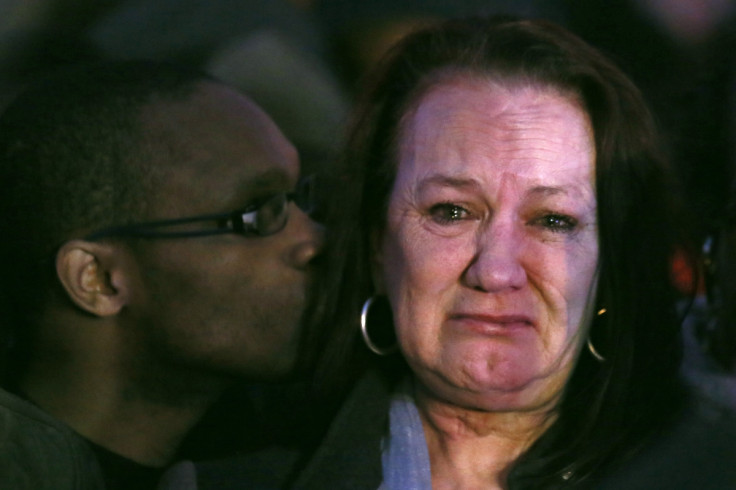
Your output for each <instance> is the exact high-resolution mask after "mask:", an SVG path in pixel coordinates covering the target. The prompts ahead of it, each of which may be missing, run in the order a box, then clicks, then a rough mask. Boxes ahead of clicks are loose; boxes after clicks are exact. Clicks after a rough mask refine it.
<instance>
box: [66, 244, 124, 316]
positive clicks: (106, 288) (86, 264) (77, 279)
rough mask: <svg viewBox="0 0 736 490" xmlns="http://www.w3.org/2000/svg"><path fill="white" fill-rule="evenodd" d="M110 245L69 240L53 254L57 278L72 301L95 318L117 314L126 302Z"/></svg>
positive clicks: (112, 248) (113, 251) (122, 284)
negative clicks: (54, 255)
mask: <svg viewBox="0 0 736 490" xmlns="http://www.w3.org/2000/svg"><path fill="white" fill-rule="evenodd" d="M115 253H116V249H115V247H113V246H110V245H105V244H101V243H94V242H87V241H84V240H72V241H69V242H66V243H65V244H64V245H62V246H61V248H60V249H59V251H58V253H57V254H56V275H57V276H58V278H59V281H61V284H62V286H63V287H64V290H65V291H66V293H67V295H68V296H69V299H71V300H72V302H73V303H74V304H75V305H77V306H78V307H80V308H81V309H83V310H84V311H87V312H89V313H92V314H93V315H96V316H101V317H104V316H112V315H116V314H117V313H119V312H120V310H121V309H122V308H123V306H125V303H126V300H127V291H125V283H124V282H123V281H121V280H120V275H121V274H122V273H121V271H119V270H117V269H116V268H115V264H116V261H115V260H114V255H115Z"/></svg>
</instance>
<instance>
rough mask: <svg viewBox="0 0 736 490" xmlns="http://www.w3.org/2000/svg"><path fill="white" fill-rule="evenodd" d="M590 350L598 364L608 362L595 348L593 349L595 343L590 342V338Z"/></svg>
mask: <svg viewBox="0 0 736 490" xmlns="http://www.w3.org/2000/svg"><path fill="white" fill-rule="evenodd" d="M588 350H589V351H590V353H591V354H592V355H593V357H595V360H596V361H598V362H606V358H605V357H603V356H602V355H600V354H599V353H598V351H597V350H595V347H593V342H591V341H590V337H588Z"/></svg>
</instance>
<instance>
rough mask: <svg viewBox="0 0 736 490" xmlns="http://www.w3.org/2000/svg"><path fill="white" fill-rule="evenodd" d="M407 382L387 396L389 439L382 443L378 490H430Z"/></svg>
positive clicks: (418, 422) (424, 449) (426, 461)
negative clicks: (380, 475) (381, 473)
mask: <svg viewBox="0 0 736 490" xmlns="http://www.w3.org/2000/svg"><path fill="white" fill-rule="evenodd" d="M411 387H412V384H411V381H410V380H408V379H406V380H404V382H402V383H401V384H400V385H399V387H398V389H397V391H396V392H395V393H394V394H393V395H392V396H391V407H390V409H389V435H388V437H384V438H383V441H382V446H383V452H382V455H381V461H382V464H383V483H381V486H380V487H379V490H431V489H432V473H431V470H430V467H429V451H428V450H427V442H426V440H425V439H424V428H423V427H422V420H421V419H420V418H419V410H418V409H417V406H416V405H415V404H414V399H413V397H412V395H411V393H412V389H411Z"/></svg>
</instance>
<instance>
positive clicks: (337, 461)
mask: <svg viewBox="0 0 736 490" xmlns="http://www.w3.org/2000/svg"><path fill="white" fill-rule="evenodd" d="M389 399H390V389H389V386H388V385H387V384H386V383H385V382H384V381H383V380H382V379H381V378H380V377H379V376H377V375H373V374H371V375H368V376H366V377H365V378H364V379H363V380H362V381H361V383H360V384H359V385H358V386H357V387H356V389H355V391H354V392H353V394H352V395H351V396H350V397H349V398H348V400H347V402H346V403H345V404H344V405H343V407H342V409H341V410H340V413H339V414H338V416H337V417H336V419H335V421H334V423H333V424H332V426H331V428H330V430H329V431H328V433H327V435H326V437H325V439H324V441H323V442H322V444H321V445H320V446H319V448H318V449H317V450H316V451H315V452H314V454H313V455H312V456H310V457H309V458H308V459H307V462H306V464H304V465H302V464H298V463H297V462H298V459H297V457H296V455H295V454H291V453H281V454H279V453H277V452H272V453H270V454H269V453H261V454H259V455H256V456H251V457H245V458H240V459H231V460H223V461H219V462H210V463H201V464H197V465H196V466H195V467H194V470H196V474H195V472H194V471H192V470H193V468H192V466H191V464H183V465H181V466H180V467H175V468H174V469H173V470H172V472H171V473H172V474H174V475H176V473H177V471H178V473H179V477H180V479H175V478H172V481H176V482H177V485H176V486H173V485H172V486H163V487H162V488H163V489H169V490H184V489H187V490H193V489H199V490H213V489H219V490H236V489H251V488H257V489H272V488H297V489H300V490H307V489H314V490H317V489H325V488H329V489H351V490H360V489H365V490H376V489H377V488H378V487H379V485H380V484H381V482H382V480H383V477H382V464H381V439H382V438H383V437H384V435H385V433H386V430H387V426H388V412H389V410H388V406H389ZM735 443H736V418H735V416H734V414H732V413H730V412H726V411H723V410H722V409H720V408H716V407H710V406H707V405H703V404H698V405H694V406H693V407H692V408H691V409H689V410H688V411H686V412H685V413H683V415H682V416H681V417H680V418H679V419H678V420H677V422H676V423H675V424H673V425H672V426H671V427H670V428H669V429H668V430H667V431H666V432H665V433H664V434H663V435H662V436H661V437H659V438H657V440H656V441H654V442H653V443H651V444H649V445H648V446H647V447H645V448H644V449H643V450H642V451H641V452H640V453H638V454H637V455H636V457H634V458H633V459H630V460H628V461H627V462H626V464H624V465H622V466H621V467H619V468H618V469H616V470H615V471H612V472H610V473H609V474H608V475H604V476H603V477H602V478H600V479H599V480H597V481H594V482H590V481H588V482H583V483H578V484H571V483H568V482H566V481H564V480H562V479H561V480H560V481H559V485H555V486H554V487H552V488H560V489H586V490H588V489H596V490H598V489H600V490H613V489H617V490H618V489H623V488H625V489H627V490H637V489H641V490H645V489H646V490H651V489H667V490H671V489H675V490H677V489H683V490H685V489H687V490H690V489H695V488H697V489H698V490H702V489H706V490H707V489H713V490H716V489H718V490H721V489H726V488H736V451H733V446H734V444H735ZM169 476H171V475H169ZM509 486H510V488H512V489H513V488H520V486H519V485H514V483H513V481H512V482H510V484H509ZM535 490H537V489H535Z"/></svg>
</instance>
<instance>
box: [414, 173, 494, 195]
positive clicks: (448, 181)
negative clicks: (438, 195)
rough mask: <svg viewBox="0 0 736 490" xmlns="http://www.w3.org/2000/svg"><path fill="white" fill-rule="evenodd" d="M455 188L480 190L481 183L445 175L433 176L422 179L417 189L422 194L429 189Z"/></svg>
mask: <svg viewBox="0 0 736 490" xmlns="http://www.w3.org/2000/svg"><path fill="white" fill-rule="evenodd" d="M432 186H440V187H455V188H472V189H475V188H480V182H478V181H477V180H475V179H471V178H467V177H454V176H452V175H445V174H432V175H430V176H429V177H426V178H424V179H421V180H420V181H419V185H418V186H417V189H418V190H419V191H420V192H421V191H423V190H425V189H426V188H427V187H432Z"/></svg>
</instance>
